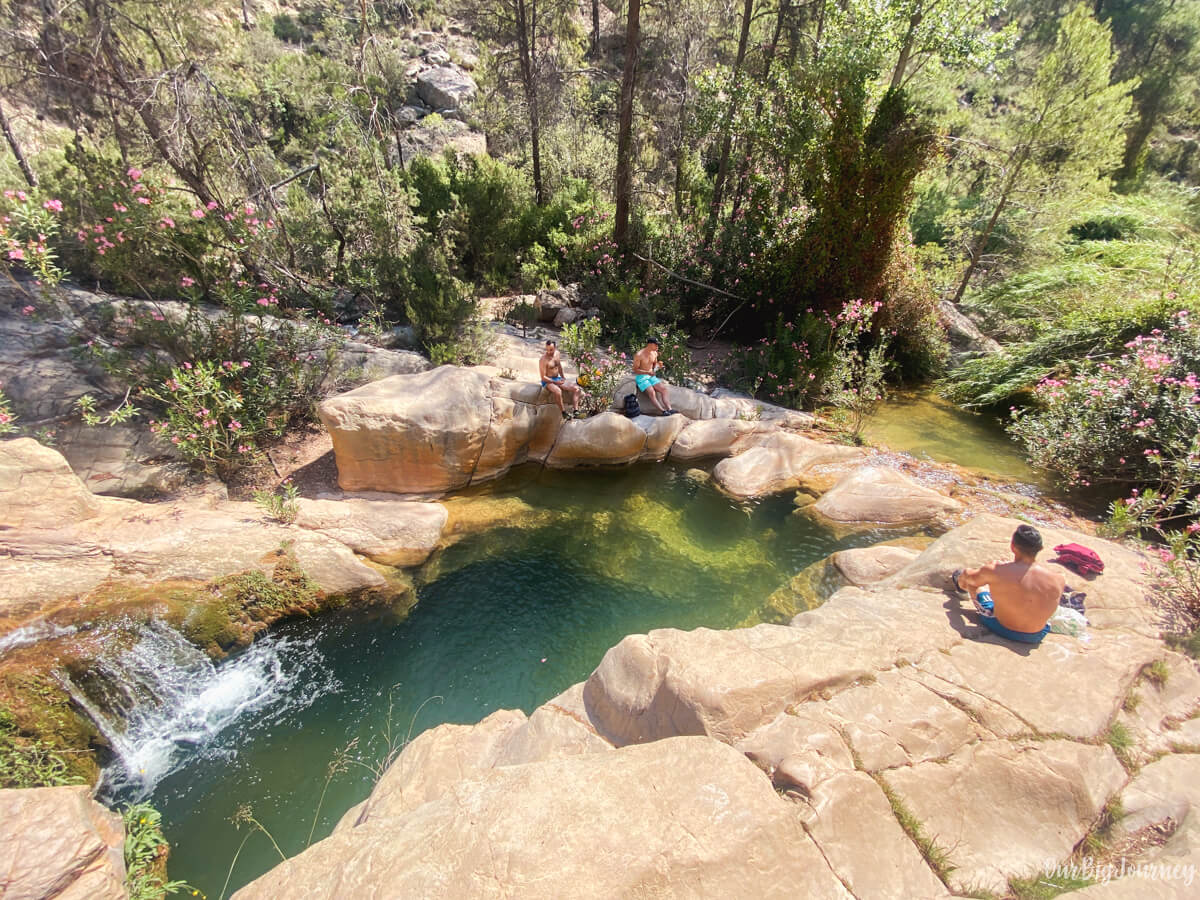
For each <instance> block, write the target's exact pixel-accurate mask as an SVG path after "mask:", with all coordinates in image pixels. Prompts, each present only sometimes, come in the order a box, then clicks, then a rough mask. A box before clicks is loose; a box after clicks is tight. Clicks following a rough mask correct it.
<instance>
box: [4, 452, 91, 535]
mask: <svg viewBox="0 0 1200 900" xmlns="http://www.w3.org/2000/svg"><path fill="white" fill-rule="evenodd" d="M100 508H101V504H100V500H99V498H98V497H96V496H95V495H94V494H92V492H91V491H89V490H88V489H87V487H86V486H85V485H84V484H83V482H81V481H80V480H79V478H78V477H76V475H75V473H74V472H72V471H71V467H70V465H68V463H67V461H66V460H65V459H64V458H63V455H62V454H61V453H59V452H58V451H56V450H52V449H50V448H49V447H43V446H42V445H41V444H39V443H38V442H37V441H35V440H33V438H17V439H15V440H5V441H0V526H4V527H7V528H57V527H61V526H63V525H69V524H71V523H75V522H82V521H84V520H85V519H92V518H95V517H96V516H97V515H99V514H100Z"/></svg>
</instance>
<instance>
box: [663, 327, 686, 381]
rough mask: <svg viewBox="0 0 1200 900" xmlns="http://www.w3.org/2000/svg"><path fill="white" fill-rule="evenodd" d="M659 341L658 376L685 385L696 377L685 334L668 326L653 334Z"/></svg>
mask: <svg viewBox="0 0 1200 900" xmlns="http://www.w3.org/2000/svg"><path fill="white" fill-rule="evenodd" d="M655 337H657V338H658V339H659V341H660V343H659V346H658V361H659V362H661V363H662V370H661V371H660V373H659V374H660V375H661V376H662V377H663V378H665V379H667V381H670V382H672V383H673V384H682V385H686V384H687V383H688V382H689V381H692V380H693V379H694V378H695V377H696V371H695V369H694V368H693V366H692V351H691V350H689V349H688V345H687V334H686V333H685V332H683V331H680V330H679V329H678V328H672V327H670V326H666V327H662V328H659V329H658V332H657V333H656V334H655Z"/></svg>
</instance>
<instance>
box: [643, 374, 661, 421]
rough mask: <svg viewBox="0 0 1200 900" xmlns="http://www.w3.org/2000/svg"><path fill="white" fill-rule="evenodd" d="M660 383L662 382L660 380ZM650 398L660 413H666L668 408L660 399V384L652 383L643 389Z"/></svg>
mask: <svg viewBox="0 0 1200 900" xmlns="http://www.w3.org/2000/svg"><path fill="white" fill-rule="evenodd" d="M659 384H662V382H661V381H660V382H659ZM642 393H643V394H645V395H646V397H648V398H649V400H650V403H651V405H652V406H653V407H654V408H655V409H657V410H658V411H659V413H660V414H662V413H665V412H666V411H667V408H666V407H665V406H663V405H662V404H661V403H660V402H659V401H658V384H652V385H650V387H648V388H646V390H644V391H642Z"/></svg>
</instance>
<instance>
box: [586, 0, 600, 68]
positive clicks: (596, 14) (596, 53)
mask: <svg viewBox="0 0 1200 900" xmlns="http://www.w3.org/2000/svg"><path fill="white" fill-rule="evenodd" d="M588 56H590V57H591V58H592V59H599V58H600V0H592V47H591V50H590V51H589V52H588Z"/></svg>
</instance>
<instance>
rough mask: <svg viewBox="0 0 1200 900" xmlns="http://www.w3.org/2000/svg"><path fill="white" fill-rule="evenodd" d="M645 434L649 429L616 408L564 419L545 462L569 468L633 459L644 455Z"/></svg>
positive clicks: (552, 466) (553, 467)
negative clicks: (583, 417) (587, 415)
mask: <svg viewBox="0 0 1200 900" xmlns="http://www.w3.org/2000/svg"><path fill="white" fill-rule="evenodd" d="M646 438H647V433H646V431H644V430H642V429H641V428H638V426H637V425H635V424H634V423H633V421H632V420H630V419H627V418H625V416H623V415H621V414H620V413H615V412H602V413H600V415H598V416H593V417H592V418H590V419H582V420H579V419H577V420H573V421H570V422H564V423H563V426H562V428H561V429H560V430H559V433H558V440H556V441H555V442H554V448H553V449H552V450H551V451H550V455H549V456H547V457H546V465H548V466H550V467H551V468H552V469H570V468H574V467H576V466H588V465H597V464H605V465H622V464H624V463H630V462H634V461H636V460H637V459H640V458H641V455H642V450H643V449H644V448H645V446H646Z"/></svg>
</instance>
